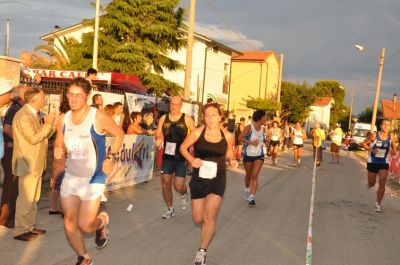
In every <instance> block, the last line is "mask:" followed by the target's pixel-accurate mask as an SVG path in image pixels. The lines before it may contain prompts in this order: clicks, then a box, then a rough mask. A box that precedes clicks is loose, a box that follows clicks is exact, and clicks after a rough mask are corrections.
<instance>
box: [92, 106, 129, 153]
mask: <svg viewBox="0 0 400 265" xmlns="http://www.w3.org/2000/svg"><path fill="white" fill-rule="evenodd" d="M95 128H96V129H97V131H98V132H101V133H104V132H108V133H109V134H110V135H112V136H114V137H115V139H114V143H113V145H112V146H111V153H118V152H119V150H120V149H121V146H122V142H123V141H124V136H125V133H124V131H123V130H122V129H121V128H120V127H119V126H118V125H117V124H116V123H115V121H114V120H113V119H112V118H111V117H110V116H109V115H107V114H106V113H103V112H101V111H96V120H95Z"/></svg>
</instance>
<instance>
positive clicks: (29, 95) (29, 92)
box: [24, 87, 43, 103]
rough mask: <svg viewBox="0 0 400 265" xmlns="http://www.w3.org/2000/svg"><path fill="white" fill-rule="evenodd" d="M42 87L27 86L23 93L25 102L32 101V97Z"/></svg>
mask: <svg viewBox="0 0 400 265" xmlns="http://www.w3.org/2000/svg"><path fill="white" fill-rule="evenodd" d="M41 91H43V89H41V88H38V87H29V88H27V89H26V91H25V94H24V100H25V102H27V103H29V102H31V101H32V99H33V98H34V97H35V96H36V95H37V94H39V93H40V92H41Z"/></svg>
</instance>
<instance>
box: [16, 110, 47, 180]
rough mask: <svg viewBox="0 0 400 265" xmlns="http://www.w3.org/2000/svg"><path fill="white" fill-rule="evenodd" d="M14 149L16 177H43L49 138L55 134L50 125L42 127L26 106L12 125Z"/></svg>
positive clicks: (17, 114)
mask: <svg viewBox="0 0 400 265" xmlns="http://www.w3.org/2000/svg"><path fill="white" fill-rule="evenodd" d="M12 129H13V138H14V149H13V158H12V172H13V174H14V175H16V176H21V177H22V176H27V175H35V176H41V175H42V173H43V171H44V169H45V167H46V160H47V159H46V157H47V147H48V138H50V136H51V135H52V134H53V133H54V128H53V126H52V125H50V124H44V125H41V124H40V122H39V120H38V119H37V118H36V117H35V115H34V114H33V113H32V111H31V110H30V109H29V107H28V104H25V105H24V106H23V107H22V108H21V109H20V110H19V111H18V112H17V113H16V114H15V117H14V119H13V124H12Z"/></svg>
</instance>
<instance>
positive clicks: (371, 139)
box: [362, 133, 376, 151]
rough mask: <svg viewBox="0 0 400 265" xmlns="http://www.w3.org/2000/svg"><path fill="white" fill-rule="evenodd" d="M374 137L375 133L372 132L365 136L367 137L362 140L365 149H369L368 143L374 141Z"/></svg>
mask: <svg viewBox="0 0 400 265" xmlns="http://www.w3.org/2000/svg"><path fill="white" fill-rule="evenodd" d="M375 138H376V133H372V134H371V135H370V136H368V137H367V139H365V140H364V142H362V146H363V147H364V148H365V150H367V151H370V150H371V147H370V146H369V145H370V143H372V142H373V141H375Z"/></svg>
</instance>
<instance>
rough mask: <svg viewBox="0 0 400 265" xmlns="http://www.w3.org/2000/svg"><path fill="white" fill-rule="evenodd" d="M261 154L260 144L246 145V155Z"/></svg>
mask: <svg viewBox="0 0 400 265" xmlns="http://www.w3.org/2000/svg"><path fill="white" fill-rule="evenodd" d="M260 155H261V144H258V145H257V146H252V145H248V146H247V156H260Z"/></svg>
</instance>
